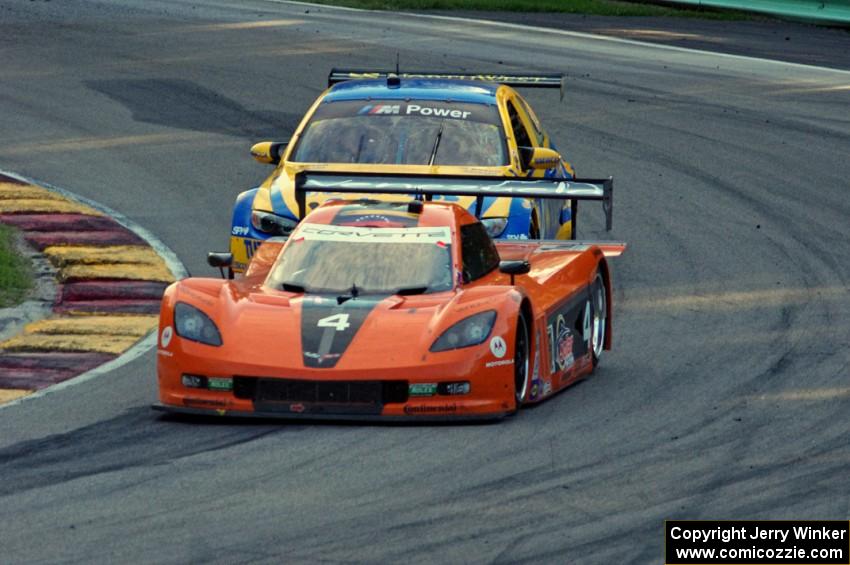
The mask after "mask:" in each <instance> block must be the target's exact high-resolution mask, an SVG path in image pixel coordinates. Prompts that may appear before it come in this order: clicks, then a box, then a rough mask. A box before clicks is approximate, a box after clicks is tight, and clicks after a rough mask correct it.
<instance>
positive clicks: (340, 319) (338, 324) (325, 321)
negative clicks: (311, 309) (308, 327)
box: [317, 314, 351, 332]
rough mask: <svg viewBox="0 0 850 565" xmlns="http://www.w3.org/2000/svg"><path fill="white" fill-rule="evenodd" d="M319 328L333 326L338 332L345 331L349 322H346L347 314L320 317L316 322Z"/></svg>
mask: <svg viewBox="0 0 850 565" xmlns="http://www.w3.org/2000/svg"><path fill="white" fill-rule="evenodd" d="M317 325H318V326H319V327H320V328H333V329H335V330H336V331H338V332H342V331H345V330H346V329H347V328H348V327H349V326H350V325H351V324H349V323H348V314H334V315H333V316H328V317H327V318H322V319H321V320H319V323H318V324H317Z"/></svg>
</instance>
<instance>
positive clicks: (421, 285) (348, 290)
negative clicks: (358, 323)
mask: <svg viewBox="0 0 850 565" xmlns="http://www.w3.org/2000/svg"><path fill="white" fill-rule="evenodd" d="M450 243H451V232H450V231H449V228H448V227H433V228H425V227H402V228H396V227H391V228H390V227H380V228H375V227H359V226H338V225H322V224H309V223H304V224H301V226H299V228H298V229H297V231H296V232H294V233H293V234H292V236H291V237H290V239H289V243H288V244H287V245H286V247H285V249H284V251H283V253H281V255H280V257H279V258H278V260H277V262H276V263H275V265H274V266H273V267H272V270H271V272H270V274H269V278H268V279H267V280H266V285H267V286H270V287H272V288H277V289H280V290H291V291H296V292H307V293H330V294H354V295H355V296H356V294H423V293H430V292H440V291H444V290H450V289H451V288H452V261H451V245H450ZM352 289H353V290H354V292H352Z"/></svg>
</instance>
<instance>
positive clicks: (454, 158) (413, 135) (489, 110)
mask: <svg viewBox="0 0 850 565" xmlns="http://www.w3.org/2000/svg"><path fill="white" fill-rule="evenodd" d="M290 160H291V161H295V162H300V163H369V164H388V165H460V166H479V167H482V166H483V167H498V166H503V165H507V164H508V160H507V150H506V146H505V136H504V134H503V131H502V125H501V120H500V118H499V112H498V110H497V108H496V106H495V105H486V104H469V103H460V102H444V101H437V100H409V101H403V100H385V101H380V100H375V101H365V100H358V101H350V100H348V101H337V102H325V103H323V104H321V105H320V106H319V107H318V108H317V109H316V111H315V113H314V114H313V116H312V117H311V118H310V122H309V123H308V124H307V127H306V128H305V129H304V131H303V132H302V133H301V136H300V138H299V140H298V142H297V145H296V147H295V149H294V151H293V153H292V155H291V156H290Z"/></svg>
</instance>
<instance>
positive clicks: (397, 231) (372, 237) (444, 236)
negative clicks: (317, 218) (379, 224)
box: [298, 224, 451, 244]
mask: <svg viewBox="0 0 850 565" xmlns="http://www.w3.org/2000/svg"><path fill="white" fill-rule="evenodd" d="M298 235H299V236H300V237H303V238H304V239H308V240H310V241H347V242H352V241H392V242H399V241H401V242H412V243H431V244H436V243H437V242H441V241H442V242H445V241H451V231H450V230H449V228H448V227H447V226H442V227H432V228H414V227H411V228H372V227H358V226H333V225H322V224H303V225H302V226H301V229H300V230H298Z"/></svg>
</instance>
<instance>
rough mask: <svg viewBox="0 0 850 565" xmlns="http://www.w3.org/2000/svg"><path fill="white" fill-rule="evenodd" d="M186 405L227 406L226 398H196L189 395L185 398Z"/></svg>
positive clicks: (184, 403)
mask: <svg viewBox="0 0 850 565" xmlns="http://www.w3.org/2000/svg"><path fill="white" fill-rule="evenodd" d="M183 405H184V406H227V402H226V401H224V400H214V399H211V398H194V397H191V396H187V397H185V398H183Z"/></svg>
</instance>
